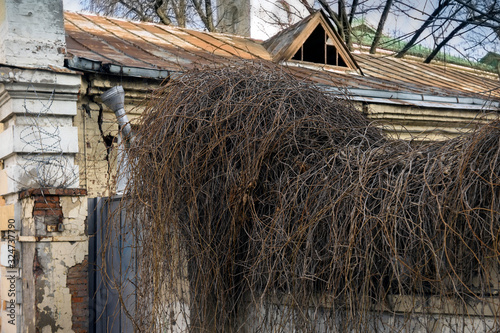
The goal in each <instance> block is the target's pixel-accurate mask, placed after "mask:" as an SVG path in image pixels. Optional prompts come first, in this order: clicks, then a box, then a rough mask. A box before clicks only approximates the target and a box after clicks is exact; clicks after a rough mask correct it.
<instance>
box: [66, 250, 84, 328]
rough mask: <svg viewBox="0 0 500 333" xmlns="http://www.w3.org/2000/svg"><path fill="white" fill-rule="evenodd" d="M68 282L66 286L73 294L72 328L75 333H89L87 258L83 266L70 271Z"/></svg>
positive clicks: (79, 265) (80, 265)
mask: <svg viewBox="0 0 500 333" xmlns="http://www.w3.org/2000/svg"><path fill="white" fill-rule="evenodd" d="M66 281H67V282H66V286H67V287H68V288H69V292H70V294H71V310H72V313H73V316H72V318H71V321H72V323H73V325H72V327H71V328H72V330H73V331H74V332H78V333H87V332H88V317H89V309H88V304H89V296H88V262H87V257H85V260H84V261H83V262H82V263H81V264H78V265H75V266H73V267H71V268H69V269H68V275H67V278H66Z"/></svg>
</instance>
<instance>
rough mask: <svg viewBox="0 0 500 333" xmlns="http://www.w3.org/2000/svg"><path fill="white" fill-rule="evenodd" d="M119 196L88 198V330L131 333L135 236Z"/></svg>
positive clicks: (132, 330) (133, 307)
mask: <svg viewBox="0 0 500 333" xmlns="http://www.w3.org/2000/svg"><path fill="white" fill-rule="evenodd" d="M121 200H122V198H121V196H116V197H109V198H92V199H88V209H89V210H88V211H89V216H88V233H89V238H90V239H89V303H90V304H89V314H90V318H89V320H90V322H89V332H90V333H104V332H106V333H108V332H110V333H115V332H116V333H119V332H134V327H133V325H132V322H131V321H130V319H129V318H128V316H127V312H128V314H129V315H132V316H133V314H134V312H135V311H134V310H135V295H136V294H135V293H136V290H135V286H134V281H135V272H136V267H137V266H136V264H137V262H136V260H137V258H136V255H135V248H136V244H135V239H134V237H133V234H134V233H133V232H132V230H131V229H130V226H129V225H128V224H127V223H126V218H125V217H126V214H125V210H124V209H123V208H121V205H120V203H121Z"/></svg>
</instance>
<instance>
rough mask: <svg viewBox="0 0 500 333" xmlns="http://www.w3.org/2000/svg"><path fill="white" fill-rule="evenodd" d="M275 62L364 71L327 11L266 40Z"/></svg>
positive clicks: (266, 46)
mask: <svg viewBox="0 0 500 333" xmlns="http://www.w3.org/2000/svg"><path fill="white" fill-rule="evenodd" d="M264 47H265V48H266V49H267V51H268V52H269V53H270V55H271V57H272V59H273V61H275V62H282V61H289V62H293V61H297V62H305V63H311V64H318V65H322V66H332V67H334V68H335V69H339V70H346V71H348V70H351V71H356V72H358V73H360V74H361V73H362V72H361V69H360V68H359V66H358V64H357V63H356V61H355V60H354V58H353V57H352V55H351V53H350V52H349V50H348V49H347V47H346V45H345V44H344V42H343V41H342V40H341V38H340V36H339V35H338V33H337V31H336V30H335V28H334V27H333V25H332V24H331V22H330V20H329V19H328V18H327V17H326V15H325V13H324V12H323V11H318V12H316V13H314V14H312V15H310V16H308V17H306V18H305V19H303V20H302V21H300V22H298V23H296V24H294V25H293V26H291V27H289V28H288V29H285V30H283V31H281V32H280V33H278V34H277V35H275V36H273V37H271V38H270V39H268V40H266V41H265V42H264Z"/></svg>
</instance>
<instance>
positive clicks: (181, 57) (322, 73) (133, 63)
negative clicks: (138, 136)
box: [64, 12, 500, 104]
mask: <svg viewBox="0 0 500 333" xmlns="http://www.w3.org/2000/svg"><path fill="white" fill-rule="evenodd" d="M64 18H65V28H66V43H67V64H68V67H70V68H72V69H77V70H83V71H97V72H108V73H115V74H121V75H133V76H144V77H152V78H163V77H166V76H168V75H171V74H172V73H173V72H182V71H185V70H188V69H192V68H196V67H201V66H204V65H213V64H221V65H225V64H230V63H231V62H232V61H236V60H240V59H246V60H259V61H272V58H273V57H272V55H271V52H270V51H269V50H267V49H266V47H265V45H266V44H265V43H264V42H263V41H260V40H255V39H251V38H246V37H241V36H234V35H227V34H219V33H208V32H202V31H196V30H190V29H183V28H178V27H172V26H165V25H160V24H154V23H144V22H133V21H126V20H122V19H115V18H109V17H102V16H98V15H93V14H81V13H71V12H66V13H65V17H64ZM304 31H305V30H304ZM282 35H283V36H286V35H287V34H282ZM278 38H279V36H278ZM273 41H274V44H275V43H276V38H274V40H273ZM352 56H353V57H354V59H355V60H356V62H357V64H358V65H359V67H360V68H361V70H362V71H363V75H360V74H359V73H356V72H354V71H352V70H342V69H339V68H338V67H336V66H329V65H320V64H312V63H306V62H300V61H293V60H290V61H285V62H284V63H285V64H287V65H288V67H289V68H290V70H291V71H292V72H293V73H294V74H295V75H297V76H298V77H303V78H307V79H310V80H312V81H314V82H317V83H318V84H321V85H324V86H331V87H338V86H341V87H348V88H350V89H353V91H358V92H359V93H360V95H363V96H365V97H366V98H375V97H377V98H386V99H390V98H392V99H398V98H401V99H402V100H403V99H404V100H415V101H418V100H420V101H431V100H433V101H434V102H443V103H448V102H453V101H456V103H459V102H460V101H461V100H462V101H463V100H465V98H469V100H471V101H472V99H471V98H480V99H482V100H486V99H488V100H496V101H500V82H499V81H498V79H494V76H493V75H491V73H485V72H481V71H478V70H473V69H469V68H464V67H462V68H460V67H458V66H452V65H445V64H437V65H436V64H424V63H422V62H417V61H412V60H408V59H396V58H394V57H392V56H389V55H367V54H359V53H358V54H353V55H352ZM281 60H283V59H281ZM281 62H282V63H283V61H281ZM361 92H362V93H361ZM410 95H411V96H410ZM398 96H399V97H398ZM403 97H404V98H403ZM440 98H441V99H440ZM471 103H472V102H471ZM472 104H474V103H472Z"/></svg>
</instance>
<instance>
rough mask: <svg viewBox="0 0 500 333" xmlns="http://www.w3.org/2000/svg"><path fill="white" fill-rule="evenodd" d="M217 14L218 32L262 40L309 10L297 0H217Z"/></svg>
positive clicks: (298, 19) (305, 15)
mask: <svg viewBox="0 0 500 333" xmlns="http://www.w3.org/2000/svg"><path fill="white" fill-rule="evenodd" d="M306 1H307V3H308V4H309V6H311V7H312V5H313V3H314V1H313V0H306ZM217 14H218V17H219V22H220V27H219V28H220V30H221V31H222V32H226V33H230V34H236V35H241V36H246V37H252V38H256V39H262V40H266V39H268V38H270V37H272V36H274V35H275V34H277V33H278V32H280V31H281V30H282V29H284V28H286V27H288V26H290V25H292V24H294V23H297V22H298V21H300V20H301V19H303V18H305V17H307V16H309V11H308V10H307V8H306V6H304V5H303V3H302V1H301V0H280V1H276V0H218V6H217Z"/></svg>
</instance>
